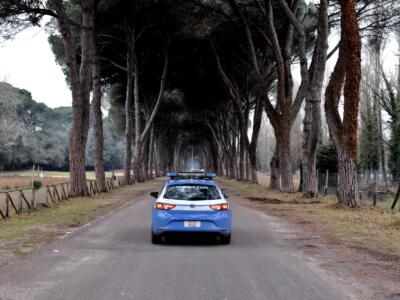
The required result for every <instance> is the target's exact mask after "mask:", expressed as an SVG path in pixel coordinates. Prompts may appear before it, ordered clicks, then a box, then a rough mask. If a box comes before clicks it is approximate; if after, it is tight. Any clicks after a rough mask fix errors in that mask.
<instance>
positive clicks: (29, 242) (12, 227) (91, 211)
mask: <svg viewBox="0 0 400 300" xmlns="http://www.w3.org/2000/svg"><path fill="white" fill-rule="evenodd" d="M161 184H162V181H160V180H156V181H154V180H152V181H147V182H144V183H138V184H135V185H132V186H128V187H124V188H121V189H117V190H113V191H111V192H108V193H104V194H101V195H99V196H96V197H90V198H88V197H86V198H73V199H70V200H69V201H66V202H63V203H61V204H52V205H51V207H50V208H46V209H38V210H34V211H30V212H29V213H26V214H21V215H17V216H13V217H12V218H10V219H8V220H7V221H0V265H2V264H4V263H6V262H8V261H10V260H12V259H14V258H16V257H18V256H21V255H25V254H27V253H29V252H31V251H32V250H34V249H37V248H39V247H40V246H42V245H44V244H46V243H48V242H50V241H52V240H54V239H56V238H57V237H59V236H60V235H63V234H65V232H66V231H71V229H72V228H75V227H79V226H82V225H83V224H85V223H87V222H89V221H91V220H93V219H96V218H97V217H99V216H101V215H104V214H105V213H107V212H109V211H111V210H113V209H115V208H117V207H120V206H121V205H123V204H125V203H127V202H131V201H135V200H137V199H140V197H143V195H145V194H147V192H148V191H149V190H151V189H156V190H157V189H159V188H160V186H161ZM0 298H1V297H0Z"/></svg>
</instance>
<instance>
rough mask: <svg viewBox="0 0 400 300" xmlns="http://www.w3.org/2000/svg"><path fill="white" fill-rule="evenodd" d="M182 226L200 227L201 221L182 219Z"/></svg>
mask: <svg viewBox="0 0 400 300" xmlns="http://www.w3.org/2000/svg"><path fill="white" fill-rule="evenodd" d="M183 226H185V227H200V226H201V222H200V221H184V222H183Z"/></svg>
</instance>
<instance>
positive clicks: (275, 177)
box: [269, 141, 281, 190]
mask: <svg viewBox="0 0 400 300" xmlns="http://www.w3.org/2000/svg"><path fill="white" fill-rule="evenodd" d="M278 153H279V144H278V141H276V146H275V151H274V155H273V156H272V158H271V162H270V168H271V176H270V182H269V188H270V189H271V190H279V189H280V188H281V180H280V176H279V174H280V171H279V159H278Z"/></svg>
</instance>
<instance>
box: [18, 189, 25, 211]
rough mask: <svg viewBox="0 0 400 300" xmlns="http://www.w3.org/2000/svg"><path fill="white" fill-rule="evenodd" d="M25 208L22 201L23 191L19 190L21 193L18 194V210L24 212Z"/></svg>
mask: <svg viewBox="0 0 400 300" xmlns="http://www.w3.org/2000/svg"><path fill="white" fill-rule="evenodd" d="M23 208H24V204H23V203H22V191H19V195H18V212H19V213H22V210H23Z"/></svg>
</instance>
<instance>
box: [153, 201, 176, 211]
mask: <svg viewBox="0 0 400 300" xmlns="http://www.w3.org/2000/svg"><path fill="white" fill-rule="evenodd" d="M175 207H176V205H173V204H167V203H161V202H157V203H156V208H157V209H161V210H170V209H173V208H175Z"/></svg>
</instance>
